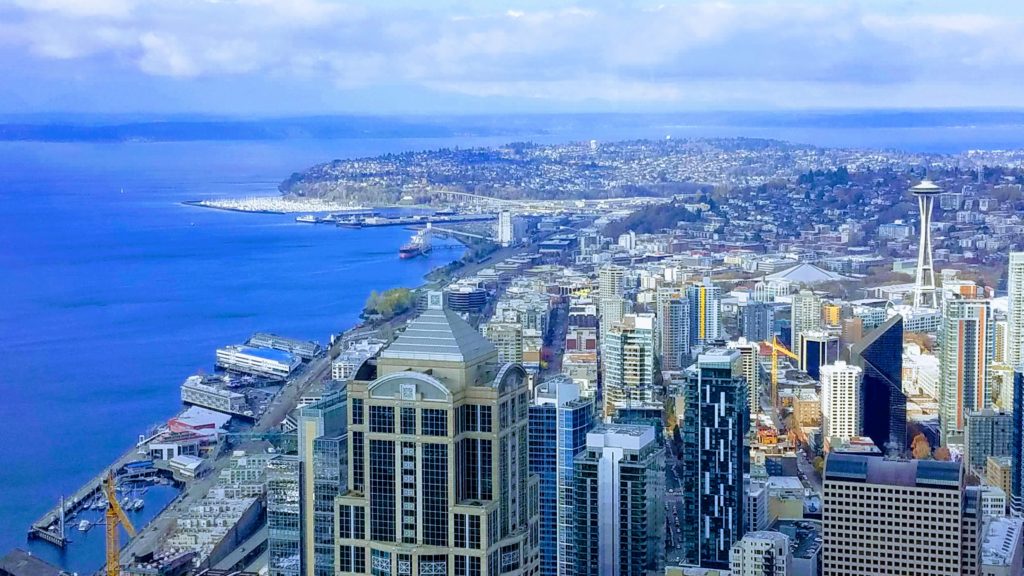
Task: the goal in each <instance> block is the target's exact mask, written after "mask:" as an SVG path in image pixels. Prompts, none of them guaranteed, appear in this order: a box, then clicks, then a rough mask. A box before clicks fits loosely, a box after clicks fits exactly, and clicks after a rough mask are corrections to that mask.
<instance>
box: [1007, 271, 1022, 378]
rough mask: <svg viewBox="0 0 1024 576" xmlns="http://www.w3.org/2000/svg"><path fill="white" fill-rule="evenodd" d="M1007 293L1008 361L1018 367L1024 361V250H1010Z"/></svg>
mask: <svg viewBox="0 0 1024 576" xmlns="http://www.w3.org/2000/svg"><path fill="white" fill-rule="evenodd" d="M1006 293H1007V296H1008V304H1009V306H1008V308H1009V313H1008V314H1007V334H1006V363H1007V364H1009V365H1010V367H1012V368H1016V367H1018V366H1020V365H1021V364H1022V363H1024V252H1010V265H1009V269H1008V270H1007V273H1006Z"/></svg>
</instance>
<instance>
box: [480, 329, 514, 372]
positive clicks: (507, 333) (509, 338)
mask: <svg viewBox="0 0 1024 576" xmlns="http://www.w3.org/2000/svg"><path fill="white" fill-rule="evenodd" d="M480 331H481V332H482V333H483V335H484V338H487V339H488V340H490V342H491V344H494V347H495V348H497V349H498V358H499V359H500V360H501V361H502V362H511V363H513V364H522V362H523V325H522V324H520V323H518V322H487V323H485V324H484V325H483V326H481V327H480Z"/></svg>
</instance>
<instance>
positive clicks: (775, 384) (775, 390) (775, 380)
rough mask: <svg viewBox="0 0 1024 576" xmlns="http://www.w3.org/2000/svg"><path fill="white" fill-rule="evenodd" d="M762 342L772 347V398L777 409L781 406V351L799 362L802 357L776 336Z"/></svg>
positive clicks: (773, 406) (774, 407)
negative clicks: (781, 342) (780, 341)
mask: <svg viewBox="0 0 1024 576" xmlns="http://www.w3.org/2000/svg"><path fill="white" fill-rule="evenodd" d="M762 344H764V345H765V346H768V347H769V348H771V349H772V389H771V400H772V409H777V408H778V407H779V352H781V353H783V354H784V355H786V356H788V357H790V358H792V359H793V360H796V361H797V362H799V361H800V357H799V356H797V355H796V354H793V352H791V351H790V350H789V348H786V347H785V346H783V345H782V344H780V343H779V339H778V337H776V336H772V339H771V341H767V340H766V341H764V342H762Z"/></svg>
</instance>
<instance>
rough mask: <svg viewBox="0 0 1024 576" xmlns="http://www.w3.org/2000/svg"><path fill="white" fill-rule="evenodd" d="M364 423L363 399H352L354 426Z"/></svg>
mask: <svg viewBox="0 0 1024 576" xmlns="http://www.w3.org/2000/svg"><path fill="white" fill-rule="evenodd" d="M362 423H363V399H362V398H353V399H352V424H355V425H359V424H362Z"/></svg>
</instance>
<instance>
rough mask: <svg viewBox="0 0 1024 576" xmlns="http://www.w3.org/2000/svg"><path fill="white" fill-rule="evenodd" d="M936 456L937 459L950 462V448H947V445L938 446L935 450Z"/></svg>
mask: <svg viewBox="0 0 1024 576" xmlns="http://www.w3.org/2000/svg"><path fill="white" fill-rule="evenodd" d="M934 456H935V459H936V460H940V461H942V462H949V459H950V454H949V448H946V447H945V446H942V447H940V448H938V449H937V450H935V455H934Z"/></svg>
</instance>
